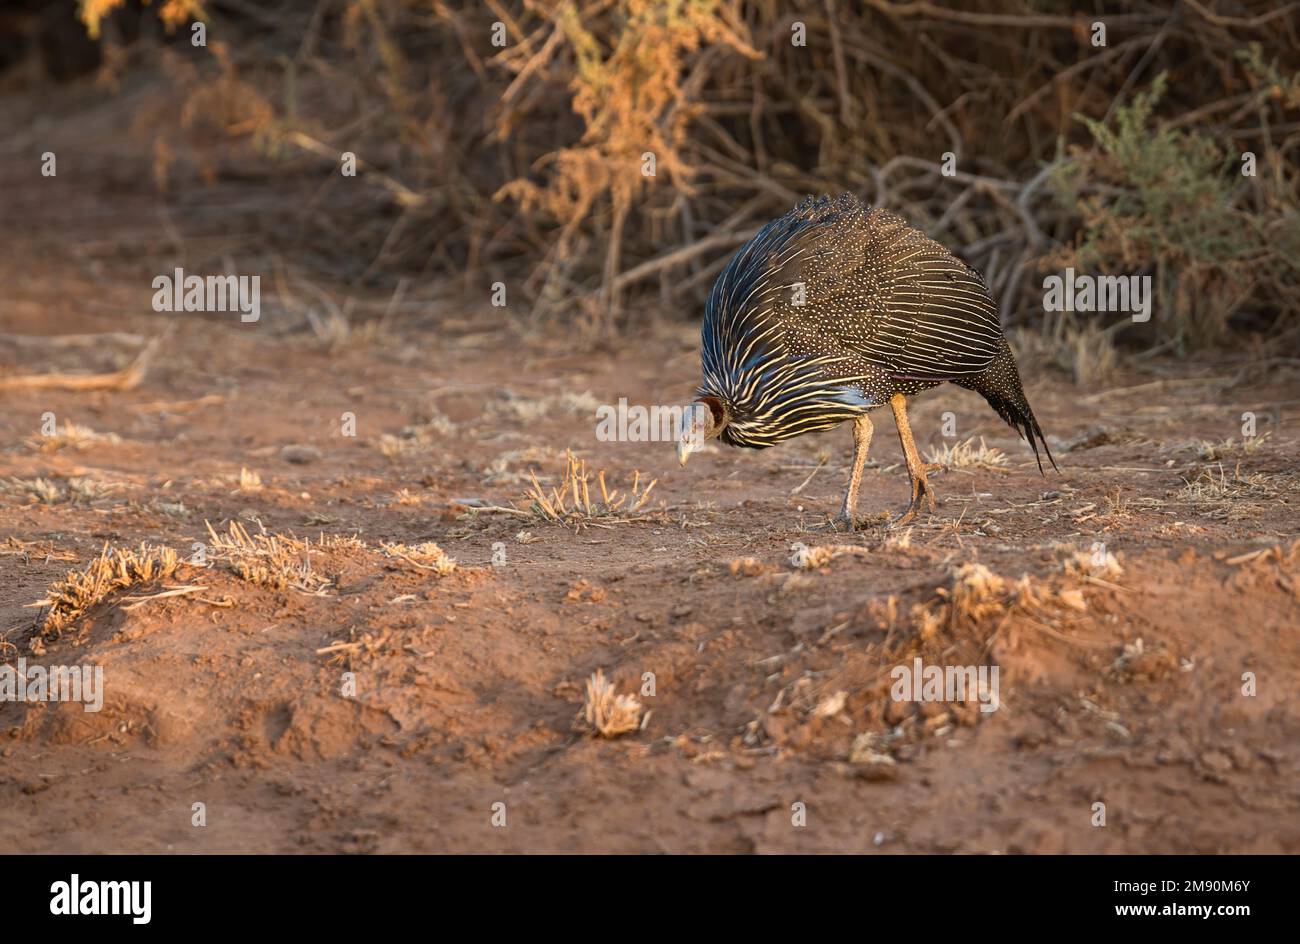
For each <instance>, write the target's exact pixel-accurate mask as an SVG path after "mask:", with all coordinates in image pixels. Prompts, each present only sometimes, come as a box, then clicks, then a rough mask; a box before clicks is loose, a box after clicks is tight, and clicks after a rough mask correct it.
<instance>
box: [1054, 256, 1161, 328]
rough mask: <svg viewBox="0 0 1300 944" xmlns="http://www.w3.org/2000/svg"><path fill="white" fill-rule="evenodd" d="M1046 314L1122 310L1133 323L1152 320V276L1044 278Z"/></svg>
mask: <svg viewBox="0 0 1300 944" xmlns="http://www.w3.org/2000/svg"><path fill="white" fill-rule="evenodd" d="M1043 309H1044V310H1045V311H1098V312H1110V311H1120V312H1126V313H1132V315H1133V320H1134V321H1136V322H1139V323H1140V322H1144V321H1150V320H1151V276H1149V275H1075V274H1074V269H1066V270H1065V275H1063V276H1061V275H1049V276H1048V277H1047V278H1045V279H1043Z"/></svg>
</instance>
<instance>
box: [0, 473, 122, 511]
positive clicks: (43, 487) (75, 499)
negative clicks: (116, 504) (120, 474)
mask: <svg viewBox="0 0 1300 944" xmlns="http://www.w3.org/2000/svg"><path fill="white" fill-rule="evenodd" d="M121 487H122V486H121V485H118V484H113V483H108V482H97V481H95V480H94V479H90V478H85V477H80V478H70V479H65V480H63V481H58V480H52V479H46V478H33V479H19V478H10V479H5V480H2V481H0V494H12V495H26V496H28V497H30V498H31V499H32V501H33V502H35V503H36V504H40V505H59V504H63V503H65V502H66V503H69V504H89V503H90V502H92V501H95V500H96V499H99V498H105V497H107V496H108V495H111V494H112V493H114V492H116V491H118V490H120V489H121Z"/></svg>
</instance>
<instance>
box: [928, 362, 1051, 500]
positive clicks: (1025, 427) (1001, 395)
mask: <svg viewBox="0 0 1300 944" xmlns="http://www.w3.org/2000/svg"><path fill="white" fill-rule="evenodd" d="M954 382H955V383H957V384H958V385H959V386H962V387H965V388H967V389H968V390H974V391H975V392H976V393H978V394H979V395H980V396H982V397H983V398H984V399H985V400H987V401H988V402H989V406H991V407H993V409H994V410H995V411H996V412H997V414H998V416H1000V417H1002V419H1003V420H1005V421H1006V423H1007V425H1008V426H1010V427H1011V428H1012V429H1014V430H1015V431H1016V432H1017V433H1019V434H1020V438H1021V439H1023V440H1025V441H1026V442H1027V443H1029V448H1030V449H1032V450H1034V460H1035V461H1036V462H1037V463H1038V471H1039V473H1040V474H1045V473H1043V457H1042V456H1041V455H1039V452H1038V445H1039V443H1042V446H1043V452H1045V453H1047V461H1048V462H1050V463H1052V469H1053V470H1054V471H1056V472H1060V471H1061V470H1060V468H1059V467H1058V466H1057V464H1056V459H1055V458H1054V457H1053V456H1052V450H1051V449H1049V448H1048V446H1047V437H1045V436H1044V435H1043V428H1042V427H1041V426H1039V425H1038V420H1037V419H1036V418H1035V417H1034V411H1033V410H1032V409H1030V407H1029V401H1028V400H1026V399H1025V390H1024V387H1022V386H1021V384H1020V372H1019V371H1018V370H1017V369H1016V358H1015V355H1013V354H1012V353H1011V346H1010V345H1009V344H1007V342H1006V340H1005V339H1003V341H1002V352H1001V353H1000V354H999V355H998V356H997V357H996V358H994V360H993V363H992V364H990V365H989V366H988V369H987V370H985V371H983V372H982V373H979V374H976V375H975V376H973V377H967V378H963V379H955V378H954Z"/></svg>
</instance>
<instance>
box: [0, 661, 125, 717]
mask: <svg viewBox="0 0 1300 944" xmlns="http://www.w3.org/2000/svg"><path fill="white" fill-rule="evenodd" d="M17 661H18V664H17V666H16V667H15V666H12V665H0V701H19V702H25V701H79V702H82V703H83V704H82V710H84V711H99V709H101V708H103V707H104V667H103V666H102V665H95V666H90V665H52V666H50V667H49V668H46V667H45V666H43V665H32V666H29V665H28V664H27V659H26V658H24V657H22V656H20V657H19V658H18V660H17Z"/></svg>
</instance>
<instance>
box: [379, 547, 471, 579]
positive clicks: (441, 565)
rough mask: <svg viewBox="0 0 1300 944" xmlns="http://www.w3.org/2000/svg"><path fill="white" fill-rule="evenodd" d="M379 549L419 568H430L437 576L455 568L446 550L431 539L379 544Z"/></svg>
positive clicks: (443, 575)
mask: <svg viewBox="0 0 1300 944" xmlns="http://www.w3.org/2000/svg"><path fill="white" fill-rule="evenodd" d="M379 547H380V550H382V551H383V552H384V554H385V555H386V556H388V557H393V558H396V559H398V560H402V561H405V562H406V563H408V564H410V565H411V566H412V567H418V568H419V569H420V570H431V571H433V572H434V573H435V574H437V575H438V576H439V577H445V576H446V575H447V574H449V573H451V572H452V571H454V570H455V569H456V560H455V558H453V557H448V556H447V552H446V551H444V550H443V549H442V548H440V547H439V546H438V545H436V544H434V543H433V542H431V541H426V542H425V543H424V544H394V543H383V544H380V546H379Z"/></svg>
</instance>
